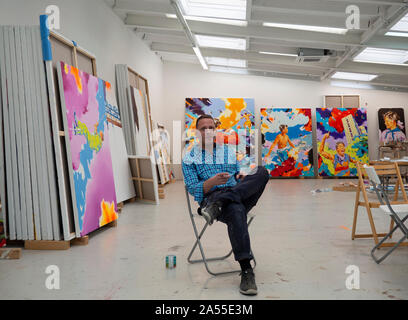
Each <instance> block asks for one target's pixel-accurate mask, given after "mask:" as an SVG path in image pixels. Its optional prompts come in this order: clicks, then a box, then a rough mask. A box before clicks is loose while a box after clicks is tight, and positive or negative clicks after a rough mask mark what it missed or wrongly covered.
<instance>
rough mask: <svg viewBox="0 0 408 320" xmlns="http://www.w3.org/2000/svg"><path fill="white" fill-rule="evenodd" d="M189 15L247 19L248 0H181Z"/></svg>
mask: <svg viewBox="0 0 408 320" xmlns="http://www.w3.org/2000/svg"><path fill="white" fill-rule="evenodd" d="M180 3H181V6H182V8H183V11H184V14H185V15H187V16H199V17H209V18H210V17H211V18H224V19H235V20H245V19H246V7H247V1H246V0H205V1H203V0H181V1H180Z"/></svg>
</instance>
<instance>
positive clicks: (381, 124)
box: [378, 108, 407, 144]
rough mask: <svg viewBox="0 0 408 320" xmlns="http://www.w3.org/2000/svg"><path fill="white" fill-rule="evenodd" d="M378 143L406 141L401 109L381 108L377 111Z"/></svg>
mask: <svg viewBox="0 0 408 320" xmlns="http://www.w3.org/2000/svg"><path fill="white" fill-rule="evenodd" d="M378 128H379V137H380V143H381V142H382V143H384V144H387V143H392V142H401V141H406V140H407V137H406V135H405V116H404V109H402V108H381V109H379V110H378Z"/></svg>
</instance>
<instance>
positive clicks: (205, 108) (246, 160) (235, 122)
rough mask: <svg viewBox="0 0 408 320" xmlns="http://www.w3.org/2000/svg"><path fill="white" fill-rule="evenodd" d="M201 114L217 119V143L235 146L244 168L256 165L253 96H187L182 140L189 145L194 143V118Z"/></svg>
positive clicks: (247, 168)
mask: <svg viewBox="0 0 408 320" xmlns="http://www.w3.org/2000/svg"><path fill="white" fill-rule="evenodd" d="M204 114H208V115H211V116H212V117H213V118H214V119H216V122H217V137H216V142H217V143H219V144H221V143H228V144H230V145H234V146H236V148H237V157H238V160H239V162H240V165H241V167H242V168H243V171H245V170H249V169H250V168H251V167H253V166H255V141H254V140H255V137H254V136H255V135H254V128H255V101H254V99H247V98H225V99H222V98H186V113H185V129H186V132H185V134H186V137H185V141H186V142H187V145H188V147H190V146H191V145H192V144H193V143H194V142H196V137H195V129H196V126H195V124H196V120H197V118H198V117H199V116H201V115H204ZM240 130H242V131H241V132H240ZM241 133H242V134H241ZM243 133H245V134H243ZM240 136H241V139H240Z"/></svg>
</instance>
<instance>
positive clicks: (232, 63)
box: [206, 57, 247, 68]
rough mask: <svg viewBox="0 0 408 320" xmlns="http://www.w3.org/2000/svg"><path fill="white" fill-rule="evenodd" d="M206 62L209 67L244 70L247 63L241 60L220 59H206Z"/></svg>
mask: <svg viewBox="0 0 408 320" xmlns="http://www.w3.org/2000/svg"><path fill="white" fill-rule="evenodd" d="M206 61H207V63H208V64H209V65H217V66H226V67H235V68H246V67H247V62H246V60H242V59H229V58H220V57H207V58H206Z"/></svg>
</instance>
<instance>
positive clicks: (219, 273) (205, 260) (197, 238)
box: [185, 187, 256, 276]
mask: <svg viewBox="0 0 408 320" xmlns="http://www.w3.org/2000/svg"><path fill="white" fill-rule="evenodd" d="M185 191H186V199H187V206H188V212H189V215H190V219H191V223H192V224H193V229H194V234H195V237H196V241H195V243H194V245H193V248H192V249H191V251H190V254H189V255H188V258H187V261H188V262H189V263H200V262H204V265H205V268H206V270H207V272H208V273H209V274H211V275H213V276H218V275H222V274H229V273H235V272H241V270H231V271H223V272H213V271H211V270H210V268H209V266H208V262H210V261H221V260H225V259H227V258H228V257H229V256H230V255H231V254H232V249H231V251H230V252H229V253H228V254H226V255H225V256H221V257H215V258H206V256H205V253H204V249H203V246H202V244H201V238H202V236H203V234H204V232H205V230H206V229H207V227H208V222H206V224H205V225H204V227H203V229H202V230H201V232H200V233H198V229H197V225H196V223H195V221H194V215H193V211H192V209H191V202H190V195H189V193H188V190H187V187H185ZM197 215H198V214H197ZM247 218H248V227H249V225H250V224H251V222H252V220H254V218H255V214H252V213H248V216H247ZM203 219H204V218H203ZM197 245H198V247H199V249H200V252H201V256H202V259H196V260H192V259H191V256H192V255H193V253H194V251H195V249H196V248H197ZM251 253H252V256H253V258H254V259H253V260H254V267H253V268H254V269H255V267H256V260H255V256H254V254H253V252H252V250H251Z"/></svg>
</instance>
